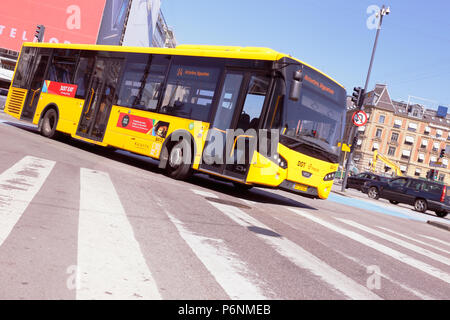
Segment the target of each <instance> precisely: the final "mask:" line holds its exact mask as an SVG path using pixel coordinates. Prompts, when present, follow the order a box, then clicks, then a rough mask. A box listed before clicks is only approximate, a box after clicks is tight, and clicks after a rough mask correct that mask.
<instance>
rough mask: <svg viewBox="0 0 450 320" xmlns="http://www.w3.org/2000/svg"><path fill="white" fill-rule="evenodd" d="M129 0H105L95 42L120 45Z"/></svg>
mask: <svg viewBox="0 0 450 320" xmlns="http://www.w3.org/2000/svg"><path fill="white" fill-rule="evenodd" d="M130 1H131V0H106V4H105V10H104V11H103V18H102V23H101V25H100V30H99V32H98V38H97V44H107V45H116V46H118V45H120V39H121V37H122V33H123V29H124V22H125V18H126V15H127V11H128V5H129V3H130Z"/></svg>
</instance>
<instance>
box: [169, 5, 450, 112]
mask: <svg viewBox="0 0 450 320" xmlns="http://www.w3.org/2000/svg"><path fill="white" fill-rule="evenodd" d="M372 5H376V6H378V7H381V6H382V5H386V6H389V7H390V14H389V15H387V16H385V17H384V18H383V23H382V28H381V30H380V35H379V38H378V44H377V48H376V52H375V58H374V63H373V67H372V73H371V76H370V81H369V86H368V88H369V90H372V89H373V88H374V86H375V84H376V83H383V84H386V85H387V86H388V90H389V93H390V95H391V98H392V99H394V100H397V101H406V102H407V101H410V103H422V104H425V105H426V106H427V107H429V108H434V109H436V108H437V106H438V105H444V106H450V1H446V0H428V1H419V0H410V1H408V0H386V1H384V2H380V1H375V0H372V1H366V0H342V1H337V0H321V1H319V0H276V1H268V0H191V1H187V0H161V10H162V13H163V15H164V17H165V19H166V22H167V24H168V25H169V26H170V27H172V28H173V30H174V33H175V37H176V40H177V44H207V45H229V46H256V47H269V48H272V49H274V50H277V51H279V52H283V53H287V54H291V55H292V56H294V57H296V58H298V59H300V60H302V61H304V62H306V63H308V64H310V65H312V66H314V67H315V68H317V69H319V70H321V71H323V72H324V73H326V74H328V75H329V76H331V77H332V78H334V79H335V80H337V81H338V82H339V83H341V84H342V85H343V86H344V87H345V88H346V90H347V94H348V95H351V94H352V91H353V88H354V87H355V86H361V87H364V83H365V81H366V76H367V71H368V68H369V62H370V57H371V54H372V48H373V45H374V40H375V35H376V29H370V28H369V27H368V22H369V26H370V25H371V23H372V24H373V21H374V20H373V12H374V11H369V13H368V12H367V10H368V8H369V6H372Z"/></svg>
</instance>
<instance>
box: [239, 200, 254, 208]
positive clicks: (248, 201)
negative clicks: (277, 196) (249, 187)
mask: <svg viewBox="0 0 450 320" xmlns="http://www.w3.org/2000/svg"><path fill="white" fill-rule="evenodd" d="M240 200H241V201H243V202H244V203H246V204H248V205H250V206H254V205H255V204H256V202H255V201H251V200H246V199H240Z"/></svg>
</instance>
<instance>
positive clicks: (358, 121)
mask: <svg viewBox="0 0 450 320" xmlns="http://www.w3.org/2000/svg"><path fill="white" fill-rule="evenodd" d="M367 119H368V117H367V113H365V112H364V111H362V110H359V111H355V112H354V113H353V116H352V121H353V124H354V125H355V126H357V127H361V126H363V125H365V124H366V123H367Z"/></svg>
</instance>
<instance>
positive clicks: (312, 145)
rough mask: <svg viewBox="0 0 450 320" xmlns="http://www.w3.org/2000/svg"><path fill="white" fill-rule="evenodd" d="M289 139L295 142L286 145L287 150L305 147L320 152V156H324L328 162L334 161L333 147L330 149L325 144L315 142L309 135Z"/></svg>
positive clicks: (315, 139) (334, 151)
mask: <svg viewBox="0 0 450 320" xmlns="http://www.w3.org/2000/svg"><path fill="white" fill-rule="evenodd" d="M289 137H290V138H291V139H293V140H296V141H295V142H292V143H289V144H286V146H287V147H288V148H291V149H295V148H297V147H300V146H307V148H309V149H312V150H315V151H316V152H320V153H321V154H322V155H324V156H326V158H327V159H328V160H329V161H331V162H335V161H336V159H335V158H336V157H337V154H336V150H334V149H333V147H331V146H330V145H329V144H327V143H326V142H322V141H320V140H317V138H314V137H312V136H310V135H297V136H295V138H294V137H291V136H289Z"/></svg>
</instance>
